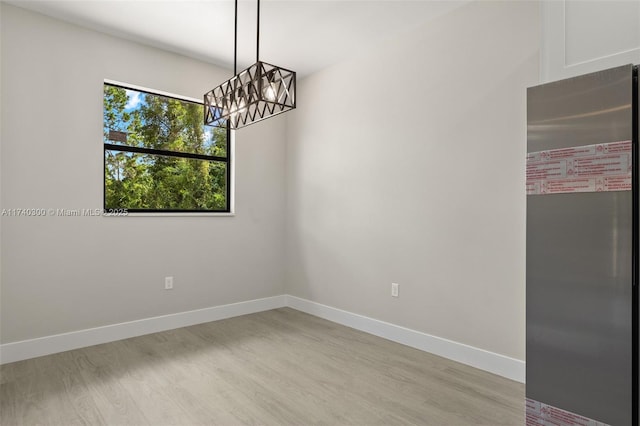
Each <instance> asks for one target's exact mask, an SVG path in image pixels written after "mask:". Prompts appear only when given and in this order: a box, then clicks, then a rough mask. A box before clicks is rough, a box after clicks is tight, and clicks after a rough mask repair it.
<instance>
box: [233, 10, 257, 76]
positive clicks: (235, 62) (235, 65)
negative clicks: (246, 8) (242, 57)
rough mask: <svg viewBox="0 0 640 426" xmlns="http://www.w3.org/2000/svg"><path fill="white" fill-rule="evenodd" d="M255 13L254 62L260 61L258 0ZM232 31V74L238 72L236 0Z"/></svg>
mask: <svg viewBox="0 0 640 426" xmlns="http://www.w3.org/2000/svg"><path fill="white" fill-rule="evenodd" d="M257 4H258V6H257V9H258V10H257V13H256V17H257V18H256V21H257V22H256V62H258V61H260V0H258V2H257ZM234 16H235V19H234V32H233V75H236V74H238V0H235V10H234Z"/></svg>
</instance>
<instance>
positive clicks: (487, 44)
mask: <svg viewBox="0 0 640 426" xmlns="http://www.w3.org/2000/svg"><path fill="white" fill-rule="evenodd" d="M539 26H540V22H539V10H538V4H537V3H536V2H473V3H471V4H469V5H466V6H463V7H461V8H459V9H457V10H455V11H453V12H452V13H449V14H447V15H445V16H443V17H441V18H438V19H436V20H434V21H432V22H430V23H427V24H425V25H424V26H423V27H422V28H420V29H418V30H416V31H412V32H411V33H409V34H406V35H405V36H404V37H402V38H400V39H395V40H392V41H389V42H388V43H386V44H385V45H382V46H380V47H379V48H377V49H375V50H374V51H371V52H366V53H363V54H361V55H360V56H359V57H357V58H353V59H352V60H350V61H347V62H343V63H341V64H338V65H335V66H333V67H331V68H329V69H326V70H324V71H322V72H319V73H316V74H314V75H312V76H310V77H308V78H307V79H305V80H304V81H303V82H302V83H301V84H300V87H299V95H298V99H299V105H298V109H297V110H296V111H294V112H293V113H291V114H289V115H288V116H287V172H288V175H287V197H288V201H287V228H286V239H287V262H288V267H287V268H286V273H287V286H286V290H287V292H288V293H290V294H293V295H295V296H299V297H303V298H307V299H310V300H313V301H316V302H319V303H323V304H326V305H329V306H333V307H337V308H341V309H345V310H347V311H351V312H355V313H358V314H362V315H366V316H369V317H373V318H376V319H379V320H383V321H387V322H390V323H393V324H397V325H401V326H405V327H408V328H411V329H415V330H419V331H422V332H426V333H429V334H433V335H436V336H439V337H443V338H447V339H451V340H454V341H457V342H462V343H466V344H468V345H472V346H475V347H478V348H483V349H487V350H490V351H493V352H497V353H500V354H503V355H507V356H510V357H513V358H517V359H524V345H525V340H524V336H525V334H524V321H525V316H524V290H525V269H524V260H525V259H524V254H525V192H524V188H525V187H524V160H525V152H526V149H525V147H526V122H525V120H526V113H525V106H526V93H525V88H526V87H527V86H531V85H534V84H536V83H537V82H538V76H539V71H538V69H539V60H538V55H539V39H540V32H539ZM391 282H397V283H400V297H399V298H397V299H396V298H392V297H391V295H390V288H391Z"/></svg>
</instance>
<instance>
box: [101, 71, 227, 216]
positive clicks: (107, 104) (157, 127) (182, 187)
mask: <svg viewBox="0 0 640 426" xmlns="http://www.w3.org/2000/svg"><path fill="white" fill-rule="evenodd" d="M203 108H204V107H203V105H202V104H199V103H195V102H191V101H186V100H182V99H177V98H172V97H167V96H162V95H157V94H153V93H148V92H143V91H139V90H133V89H129V88H126V87H122V86H117V85H113V84H108V83H105V84H104V110H103V115H104V117H103V118H104V126H103V134H104V136H103V139H104V207H105V209H106V210H107V211H110V210H119V209H127V210H128V211H130V212H145V211H146V212H228V211H229V198H230V191H229V173H230V171H229V170H230V159H229V152H228V151H229V150H228V144H229V131H228V129H227V128H222V127H209V126H205V125H203V115H204V112H203Z"/></svg>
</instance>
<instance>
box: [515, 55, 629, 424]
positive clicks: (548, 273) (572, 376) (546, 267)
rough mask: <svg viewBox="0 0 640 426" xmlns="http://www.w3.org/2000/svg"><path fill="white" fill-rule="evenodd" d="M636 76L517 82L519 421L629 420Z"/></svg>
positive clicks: (622, 71)
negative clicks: (522, 253) (521, 127)
mask: <svg viewBox="0 0 640 426" xmlns="http://www.w3.org/2000/svg"><path fill="white" fill-rule="evenodd" d="M637 80H638V69H637V67H635V66H633V65H626V66H621V67H617V68H613V69H610V70H606V71H601V72H596V73H592V74H588V75H584V76H581V77H575V78H571V79H567V80H562V81H558V82H554V83H548V84H543V85H540V86H536V87H532V88H530V89H528V91H527V122H528V124H527V189H526V190H527V273H526V280H527V281H526V285H527V291H526V297H527V301H526V307H527V314H526V315H527V327H526V328H527V330H526V331H527V349H526V368H527V374H526V398H527V401H526V419H527V420H526V421H527V426H529V425H531V426H533V425H536V426H537V425H554V426H557V425H561V426H565V425H567V426H568V425H570V426H574V425H581V426H582V425H585V426H586V425H589V426H596V425H597V426H601V425H611V426H637V425H638V424H639V423H638V214H639V210H638V190H639V187H638V168H637V164H638V161H637V158H638V154H637V148H638V119H639V112H638V96H639V93H638V81H637Z"/></svg>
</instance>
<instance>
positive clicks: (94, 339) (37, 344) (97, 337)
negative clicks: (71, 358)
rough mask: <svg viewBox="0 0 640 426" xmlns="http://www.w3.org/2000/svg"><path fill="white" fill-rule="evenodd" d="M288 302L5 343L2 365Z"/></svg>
mask: <svg viewBox="0 0 640 426" xmlns="http://www.w3.org/2000/svg"><path fill="white" fill-rule="evenodd" d="M285 302H286V297H285V296H284V295H280V296H273V297H267V298H264V299H255V300H249V301H246V302H239V303H231V304H228V305H221V306H214V307H211V308H204V309H197V310H194V311H187V312H180V313H177V314H170V315H162V316H158V317H152V318H145V319H141V320H137V321H129V322H123V323H120V324H112V325H106V326H103V327H96V328H89V329H85V330H79V331H72V332H69V333H62V334H55V335H52V336H46V337H40V338H37V339H30V340H22V341H20V342H13V343H5V344H3V345H0V364H6V363H9V362H15V361H21V360H24V359H29V358H35V357H39V356H43V355H50V354H54V353H58V352H64V351H69V350H72V349H78V348H83V347H87V346H93V345H99V344H101V343H108V342H113V341H116V340H122V339H128V338H131V337H136V336H142V335H144V334H150V333H157V332H160V331H166V330H173V329H175V328H180V327H187V326H189V325H195V324H201V323H205V322H210V321H217V320H221V319H225V318H231V317H237V316H240V315H247V314H253V313H256V312H262V311H268V310H271V309H277V308H282V307H284V306H286V305H285Z"/></svg>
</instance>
